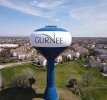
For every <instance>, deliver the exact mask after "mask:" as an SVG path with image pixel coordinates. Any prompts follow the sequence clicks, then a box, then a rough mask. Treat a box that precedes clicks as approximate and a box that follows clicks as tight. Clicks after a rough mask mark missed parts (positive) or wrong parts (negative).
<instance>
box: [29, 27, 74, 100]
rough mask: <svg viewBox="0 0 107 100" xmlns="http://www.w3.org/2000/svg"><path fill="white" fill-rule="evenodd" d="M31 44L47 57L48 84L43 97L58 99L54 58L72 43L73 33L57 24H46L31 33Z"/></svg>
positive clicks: (47, 99) (46, 99)
mask: <svg viewBox="0 0 107 100" xmlns="http://www.w3.org/2000/svg"><path fill="white" fill-rule="evenodd" d="M30 41H31V45H32V46H33V47H34V48H35V49H37V50H38V51H40V52H41V54H42V55H43V56H44V57H45V58H46V59H47V86H46V89H45V93H44V96H43V98H44V99H45V100H58V95H57V92H56V89H55V85H54V60H55V58H56V57H57V56H58V55H59V54H60V53H62V52H63V51H64V50H65V49H66V48H68V47H69V46H70V45H71V41H72V38H71V34H70V33H69V32H68V31H66V30H65V29H62V28H58V27H57V26H45V27H44V28H40V29H37V30H35V31H34V32H33V33H32V34H31V40H30Z"/></svg>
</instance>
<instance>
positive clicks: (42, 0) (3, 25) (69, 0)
mask: <svg viewBox="0 0 107 100" xmlns="http://www.w3.org/2000/svg"><path fill="white" fill-rule="evenodd" d="M46 25H57V26H58V27H61V28H64V29H66V30H68V31H69V32H70V33H71V35H72V36H73V37H107V0H0V36H30V34H31V33H32V32H33V31H34V30H35V29H38V28H41V27H44V26H46Z"/></svg>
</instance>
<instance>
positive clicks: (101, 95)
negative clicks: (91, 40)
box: [1, 61, 107, 100]
mask: <svg viewBox="0 0 107 100" xmlns="http://www.w3.org/2000/svg"><path fill="white" fill-rule="evenodd" d="M84 64H85V62H83V61H71V62H67V63H64V64H59V65H56V66H55V84H56V87H57V88H62V89H66V90H68V89H67V88H66V85H67V84H68V80H69V79H70V78H71V77H74V78H76V79H77V81H78V82H79V83H80V84H81V85H82V88H83V94H84V96H81V99H82V100H107V95H106V94H107V86H106V85H107V78H104V77H102V76H101V75H100V69H99V68H89V69H87V68H83V65H84ZM26 69H30V70H32V71H34V72H35V74H36V84H35V87H36V86H43V87H44V86H45V85H46V68H45V67H44V68H43V67H42V68H40V67H37V66H35V65H33V64H24V65H18V66H17V67H13V68H5V69H2V70H1V73H2V76H3V79H4V83H5V85H6V86H7V87H8V85H9V84H10V80H11V79H12V78H13V77H14V76H15V75H16V74H19V73H21V72H23V71H24V70H26ZM86 72H91V73H93V78H92V83H91V85H90V86H88V87H87V86H84V85H83V83H82V79H83V76H84V75H85V73H86Z"/></svg>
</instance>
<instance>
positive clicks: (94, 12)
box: [69, 3, 107, 36]
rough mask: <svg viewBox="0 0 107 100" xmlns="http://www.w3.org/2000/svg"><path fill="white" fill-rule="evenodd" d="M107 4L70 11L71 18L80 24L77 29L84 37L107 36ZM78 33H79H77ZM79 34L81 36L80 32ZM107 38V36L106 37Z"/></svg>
mask: <svg viewBox="0 0 107 100" xmlns="http://www.w3.org/2000/svg"><path fill="white" fill-rule="evenodd" d="M106 11H107V4H106V3H102V4H98V5H95V6H89V7H80V8H78V9H74V10H71V11H70V13H69V14H70V17H71V18H72V19H73V20H75V22H76V23H77V24H78V25H77V26H76V27H75V26H74V27H75V29H77V30H78V31H80V32H81V35H82V34H83V35H84V36H90V35H91V36H93V35H94V36H104V35H105V34H107V28H106V26H107V13H106ZM75 32H77V31H75ZM78 34H80V33H79V32H78ZM106 36H107V35H106Z"/></svg>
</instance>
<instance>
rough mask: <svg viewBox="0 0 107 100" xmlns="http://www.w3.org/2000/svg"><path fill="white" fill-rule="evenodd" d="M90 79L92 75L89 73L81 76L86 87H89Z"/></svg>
mask: <svg viewBox="0 0 107 100" xmlns="http://www.w3.org/2000/svg"><path fill="white" fill-rule="evenodd" d="M92 77H93V73H91V72H86V73H85V74H84V76H83V83H85V84H86V86H87V87H88V86H89V85H91V83H92Z"/></svg>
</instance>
